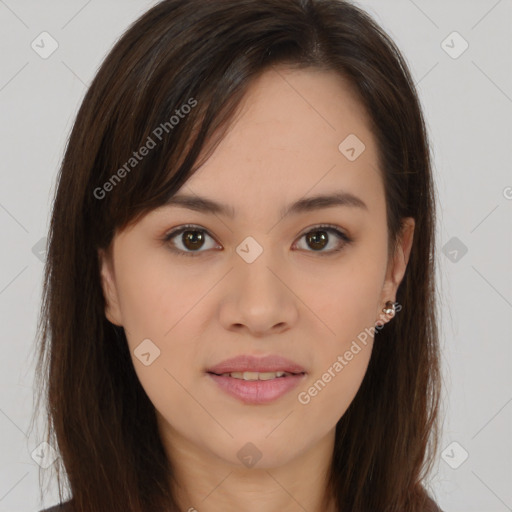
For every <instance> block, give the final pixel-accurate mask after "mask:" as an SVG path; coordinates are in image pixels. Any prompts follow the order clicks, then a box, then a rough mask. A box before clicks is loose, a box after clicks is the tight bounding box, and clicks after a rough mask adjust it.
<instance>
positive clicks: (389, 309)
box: [382, 300, 395, 316]
mask: <svg viewBox="0 0 512 512" xmlns="http://www.w3.org/2000/svg"><path fill="white" fill-rule="evenodd" d="M382 311H383V312H384V313H385V314H386V315H393V316H395V304H394V303H393V302H391V301H390V300H388V301H387V302H386V304H385V306H384V307H383V308H382Z"/></svg>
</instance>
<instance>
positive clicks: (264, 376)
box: [222, 372, 293, 380]
mask: <svg viewBox="0 0 512 512" xmlns="http://www.w3.org/2000/svg"><path fill="white" fill-rule="evenodd" d="M288 375H293V374H292V373H288V372H261V373H260V372H231V373H223V374H222V377H232V378H233V379H243V380H271V379H276V378H279V377H284V376H288Z"/></svg>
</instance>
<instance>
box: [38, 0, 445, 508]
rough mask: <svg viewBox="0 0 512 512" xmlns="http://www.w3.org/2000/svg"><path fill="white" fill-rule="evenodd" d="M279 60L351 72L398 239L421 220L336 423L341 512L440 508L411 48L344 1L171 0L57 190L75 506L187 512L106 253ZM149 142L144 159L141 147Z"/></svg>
mask: <svg viewBox="0 0 512 512" xmlns="http://www.w3.org/2000/svg"><path fill="white" fill-rule="evenodd" d="M279 64H286V65H290V66H296V67H297V68H303V69H306V68H321V69H326V70H334V71H336V72H338V73H339V75H341V76H342V77H344V78H345V79H348V81H349V82H350V83H351V84H352V86H353V88H354V90H355V91H356V94H357V95H358V97H359V100H360V101H361V104H362V105H363V106H364V108H365V109H366V110H367V112H368V114H369V118H370V120H371V123H372V126H371V129H372V132H373V133H374V136H375V139H376V141H377V145H378V150H379V167H380V170H381V172H382V176H383V180H384V186H385V194H386V204H387V224H388V233H389V241H390V244H389V247H390V248H391V249H393V248H394V244H395V243H396V241H397V235H398V234H399V231H400V227H401V219H402V218H403V217H409V216H410V217H413V218H414V219H415V222H416V230H415V237H414V241H413V246H412V250H411V255H410V259H409V263H408V267H407V270H406V273H405V276H404V279H403V281H402V283H401V285H400V287H399V288H398V292H397V302H398V303H399V304H400V305H401V308H402V309H401V311H400V313H399V314H398V315H397V316H396V317H395V318H394V319H393V321H392V322H390V323H389V324H386V326H385V327H384V328H383V329H382V330H381V331H380V332H379V333H378V335H377V336H378V343H376V344H375V345H374V348H373V353H372V356H371V360H370V363H369V366H368V369H367V373H366V376H365V378H364V380H363V382H362V385H361V387H360V389H359V391H358V393H357V395H356V397H355V398H354V400H353V402H352V403H351V405H350V407H349V408H348V410H347V411H346V413H345V414H344V415H343V417H342V418H341V419H340V420H339V422H338V424H337V427H336V440H335V449H334V457H333V464H332V468H331V473H330V478H329V481H328V482H326V484H328V488H329V489H330V490H331V491H332V492H333V493H334V496H335V498H336V500H337V506H338V508H339V510H344V511H348V510H350V511H351V512H356V511H360V512H375V511H380V512H398V511H400V512H402V511H404V510H407V511H408V512H419V511H426V510H428V509H429V508H428V507H429V506H431V505H432V502H431V501H430V498H429V496H428V492H427V491H426V490H425V487H424V485H423V480H424V479H425V477H426V476H427V475H428V474H429V472H430V470H431V468H432V465H433V461H434V457H435V455H436V453H437V441H438V428H439V427H438V419H437V418H438V408H439V400H440V391H441V388H440V375H439V346H438V344H439V343H438V331H437V312H436V307H437V306H436V301H435V284H434V274H435V269H434V263H435V252H434V244H435V193H434V183H433V178H432V174H431V162H430V156H429V152H430V150H429V146H428V139H427V133H426V128H425V123H424V119H423V116H422V112H421V107H420V102H419V99H418V97H417V93H416V91H415V87H414V83H413V80H412V78H411V75H410V72H409V70H408V67H407V65H406V62H405V61H404V58H403V57H402V55H401V53H400V51H399V50H398V49H397V47H396V46H395V44H394V43H393V42H392V41H391V40H390V38H389V37H388V36H387V35H386V33H385V32H384V31H383V30H382V29H381V28H380V27H379V26H378V25H377V24H376V23H375V22H374V21H373V20H372V19H371V18H370V17H369V16H368V15H367V14H366V13H365V12H364V11H362V10H360V9H359V8H357V7H355V6H354V5H352V4H350V3H348V2H347V1H342V0H218V1H206V0H164V1H162V2H161V3H159V4H157V5H156V6H154V7H153V8H151V9H150V10H149V11H148V12H147V13H145V14H144V15H143V16H142V17H141V18H140V19H138V20H137V21H136V22H135V23H133V24H132V25H131V26H130V27H129V29H128V30H127V31H126V32H125V34H124V35H123V36H122V37H121V38H120V39H119V41H118V42H117V43H116V44H115V45H114V47H113V49H112V50H111V51H110V53H109V55H108V56H107V57H106V59H105V60H104V62H103V64H102V66H101V68H100V69H99V71H98V73H97V75H96V77H95V79H94V80H93V82H92V84H91V86H90V88H89V89H88V91H87V93H86V95H85V98H84V100H83V102H82V105H81V108H80V110H79V112H78V115H77V118H76V121H75V123H74V126H73V129H72V132H71V135H70V138H69V141H68V145H67V147H66V151H65V156H64V159H63V162H62V165H61V168H60V172H59V175H58V187H57V189H56V193H55V198H54V204H53V210H52V217H51V225H50V231H49V237H48V251H47V260H46V266H45V276H44V294H43V301H42V307H41V316H40V322H39V324H38V338H39V339H40V346H39V347H38V356H39V359H38V362H37V372H36V379H37V381H36V382H37V385H36V389H37V390H38V393H39V394H38V396H37V404H40V403H41V396H44V399H45V402H44V403H45V404H46V409H45V419H46V420H47V424H48V429H47V431H46V432H45V433H46V440H47V442H48V443H49V444H50V445H51V446H53V447H54V448H55V449H56V450H58V453H59V454H60V456H61V457H60V458H59V459H58V460H57V462H56V463H55V464H54V468H55V470H56V476H57V480H58V489H59V494H60V497H61V500H62V499H64V498H70V497H71V496H72V498H73V501H72V503H73V510H75V511H76V512H91V511H95V512H116V511H119V512H121V511H122V512H128V511H130V512H131V511H133V512H143V511H160V510H162V511H163V510H178V507H177V506H176V503H175V501H174V498H173V496H172V493H171V491H170V486H169V483H170V479H171V478H172V477H173V471H172V468H171V467H170V463H169V461H168V460H167V458H166V455H165V452H164V449H163V445H162V442H161V440H160V438H159V435H158V430H157V423H156V416H155V410H154V407H153V405H152V403H151V402H150V400H149V398H148V397H147V395H146V394H145V392H144V390H143V388H142V386H141V384H140V383H139V381H138V378H137V376H136V374H135V370H134V368H133V364H132V360H131V357H130V353H129V350H128V348H127V341H126V337H125V333H124V331H123V329H122V328H119V327H117V326H115V325H113V324H111V323H110V322H109V321H108V320H107V319H106V317H105V300H104V296H103V293H102V289H101V284H100V274H99V261H98V249H99V248H107V247H108V246H109V244H110V242H111V241H112V238H113V236H114V234H115V233H116V231H117V230H122V229H123V228H124V227H126V226H127V225H129V224H130V223H133V222H136V221H137V220H138V219H139V218H140V217H141V216H142V215H144V214H145V213H147V212H149V211H150V210H152V209H154V208H157V207H159V206H161V205H163V204H164V203H165V201H166V199H167V198H169V197H170V196H171V195H173V194H174V193H175V192H176V191H177V190H178V189H179V188H180V187H181V186H182V185H183V184H184V183H185V182H186V180H187V179H188V178H189V177H190V176H191V175H192V174H193V172H194V171H195V170H196V169H197V168H198V167H199V166H200V165H201V164H202V163H203V162H204V161H205V160H206V158H207V157H208V156H209V155H210V154H211V152H212V151H213V150H214V149H215V147H216V144H217V143H218V142H219V141H220V140H221V138H222V135H223V134H224V133H225V131H223V130H224V129H225V128H226V127H228V125H229V121H230V120H232V119H233V116H234V114H235V112H236V108H237V106H238V105H239V104H240V101H241V99H242V98H243V97H244V93H245V92H246V91H247V87H248V86H249V85H250V83H251V81H252V80H253V79H254V78H255V77H256V76H258V75H259V74H261V73H262V72H263V71H265V70H268V69H269V68H271V67H273V66H276V65H279ZM157 128H160V130H157ZM220 128H222V130H221V129H220ZM156 134H160V135H161V137H158V136H157V135H156ZM149 138H150V139H151V140H152V141H153V143H154V147H153V148H152V149H151V150H150V151H149V153H148V154H147V156H144V158H140V159H136V161H135V160H133V161H132V160H130V159H131V158H133V154H134V151H137V150H138V149H139V148H141V147H142V146H144V145H145V144H150V143H149V142H148V141H149ZM206 149H208V151H206ZM203 152H204V153H203ZM200 153H201V155H203V154H204V158H199V157H200V156H201V155H200ZM128 162H129V165H127V163H128ZM120 169H124V172H122V171H120ZM64 477H65V478H64ZM65 479H67V490H68V491H69V493H70V495H68V496H65V495H64V494H63V489H64V484H65V482H64V480H65ZM429 504H430V505H429Z"/></svg>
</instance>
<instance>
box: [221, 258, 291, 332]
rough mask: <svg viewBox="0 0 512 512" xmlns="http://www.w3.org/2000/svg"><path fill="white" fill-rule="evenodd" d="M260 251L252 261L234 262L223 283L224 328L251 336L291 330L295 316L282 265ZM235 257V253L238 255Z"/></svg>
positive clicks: (222, 321) (222, 317)
mask: <svg viewBox="0 0 512 512" xmlns="http://www.w3.org/2000/svg"><path fill="white" fill-rule="evenodd" d="M270 253H271V251H263V253H262V254H261V255H260V256H259V257H258V258H257V259H256V260H255V261H253V262H252V263H247V262H246V261H244V260H243V259H241V258H240V259H239V260H237V261H235V267H234V268H233V270H232V271H231V272H229V274H228V276H227V278H226V280H225V282H224V284H223V286H224V290H225V292H224V298H223V301H222V304H221V308H220V313H219V315H220V321H221V323H222V325H223V326H224V328H225V329H227V330H231V331H237V332H242V331H244V330H245V331H247V332H249V333H251V334H252V335H254V336H264V335H265V334H276V333H279V332H283V331H285V330H288V329H290V328H291V327H292V326H293V325H294V324H295V323H296V322H297V319H298V309H297V306H298V304H297V301H298V299H297V298H296V295H295V294H294V293H293V291H292V288H293V286H291V285H290V284H288V283H287V280H289V279H287V277H288V273H287V272H286V270H285V268H284V266H279V265H278V263H277V262H276V261H275V260H274V261H272V260H271V258H270ZM237 257H238V256H237Z"/></svg>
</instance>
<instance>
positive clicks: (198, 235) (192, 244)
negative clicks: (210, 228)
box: [164, 226, 218, 256]
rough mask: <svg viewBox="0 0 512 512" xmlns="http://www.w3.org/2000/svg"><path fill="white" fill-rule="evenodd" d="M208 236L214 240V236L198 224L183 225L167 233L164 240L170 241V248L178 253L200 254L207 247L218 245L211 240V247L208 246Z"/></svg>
mask: <svg viewBox="0 0 512 512" xmlns="http://www.w3.org/2000/svg"><path fill="white" fill-rule="evenodd" d="M208 238H210V239H211V240H212V241H213V238H212V237H211V236H210V235H209V234H208V232H207V231H206V230H205V229H202V228H199V227H196V226H182V227H180V228H177V229H175V230H174V231H171V232H170V233H169V234H168V235H166V236H165V238H164V241H165V242H169V245H170V249H171V250H172V251H173V252H175V253H176V254H178V255H183V256H199V255H200V254H202V253H203V252H206V251H207V249H214V248H217V247H218V246H216V245H215V243H213V244H212V243H211V242H210V247H208V244H207V240H208ZM205 245H206V248H205ZM200 249H204V250H200Z"/></svg>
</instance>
